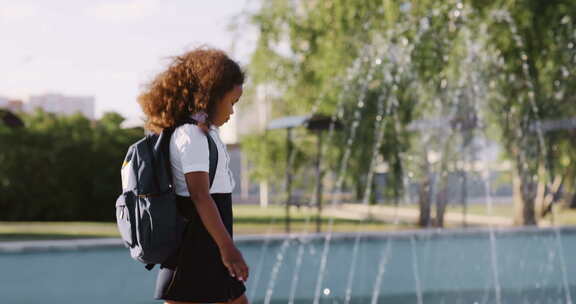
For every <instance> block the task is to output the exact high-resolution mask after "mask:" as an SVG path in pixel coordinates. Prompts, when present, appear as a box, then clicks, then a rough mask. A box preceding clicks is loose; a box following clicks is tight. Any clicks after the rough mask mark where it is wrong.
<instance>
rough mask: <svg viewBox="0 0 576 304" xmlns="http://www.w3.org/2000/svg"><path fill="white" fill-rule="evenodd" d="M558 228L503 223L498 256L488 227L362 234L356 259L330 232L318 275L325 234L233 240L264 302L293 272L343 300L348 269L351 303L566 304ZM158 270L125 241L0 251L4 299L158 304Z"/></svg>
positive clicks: (0, 299) (575, 236)
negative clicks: (106, 245)
mask: <svg viewBox="0 0 576 304" xmlns="http://www.w3.org/2000/svg"><path fill="white" fill-rule="evenodd" d="M560 235H561V237H560V238H558V237H557V235H556V234H555V233H554V231H553V230H550V229H547V230H527V231H499V232H497V233H496V234H495V236H496V242H495V245H496V246H495V247H494V248H495V252H496V256H495V258H496V260H495V261H494V263H492V262H493V260H492V255H491V248H492V247H491V243H490V238H489V233H488V231H476V232H464V233H455V234H454V233H436V232H414V233H402V234H392V235H388V234H380V235H371V234H370V235H361V236H360V239H359V243H358V244H359V246H358V251H357V252H358V254H357V256H356V262H355V263H353V261H354V259H353V249H354V243H355V241H356V239H355V236H354V235H352V236H350V235H347V236H342V235H333V238H332V240H331V241H330V243H329V246H330V247H329V251H328V255H327V256H326V267H325V269H326V272H325V273H324V275H323V276H322V277H320V276H319V270H320V269H321V264H322V263H321V261H322V253H323V252H324V246H325V244H326V243H325V242H324V238H323V237H318V238H308V239H303V240H302V239H297V238H292V239H288V240H285V241H282V240H271V241H268V242H266V241H264V240H261V241H244V242H238V244H239V247H240V249H241V251H242V252H243V254H244V256H245V258H246V260H247V262H248V264H249V265H250V267H251V277H250V279H249V281H248V282H247V288H248V295H249V296H250V297H251V300H252V302H253V303H262V302H264V300H265V298H266V293H267V290H268V289H269V288H272V287H273V289H271V290H270V296H271V298H270V300H271V301H270V302H272V303H287V302H288V299H289V298H290V291H291V290H292V289H291V287H292V284H293V282H294V281H293V279H294V277H295V276H297V278H298V280H297V286H295V288H294V290H295V293H294V295H293V299H294V301H295V303H312V300H313V299H314V297H315V293H316V286H317V283H318V280H319V278H323V279H322V283H321V284H320V285H319V286H320V289H319V290H320V296H319V302H320V303H343V302H344V296H345V294H346V289H347V286H348V285H347V282H348V279H349V273H350V271H351V269H352V267H355V276H354V277H353V278H352V285H351V286H350V287H351V289H350V291H351V296H352V298H351V303H371V301H372V297H373V294H374V290H375V288H379V289H380V292H379V294H378V296H377V299H376V302H378V303H419V301H421V302H422V303H497V296H498V295H499V297H500V299H501V303H522V304H524V303H525V304H528V303H566V302H567V301H568V300H567V299H569V298H570V299H572V301H574V300H576V299H575V298H574V295H575V294H576V288H575V287H576V259H574V257H575V256H576V242H575V240H576V229H573V228H565V229H564V230H562V233H561V234H560ZM284 242H287V243H285V246H284V247H285V250H284V251H282V244H283V243H284ZM387 248H389V249H388V250H386V249H387ZM560 248H562V249H563V251H561V250H560ZM299 250H301V252H302V253H303V254H302V265H301V267H300V269H299V272H295V271H296V270H298V269H297V267H295V266H296V260H297V257H298V252H299ZM282 252H283V255H282V256H281V257H279V254H280V253H282ZM562 257H563V258H564V261H562ZM383 258H384V261H386V263H384V264H380V263H381V262H382V259H383ZM279 261H281V262H279ZM562 263H564V265H565V267H562ZM380 265H383V266H384V268H383V269H384V271H383V272H382V276H381V278H380V279H381V284H380V285H379V286H375V282H376V281H377V276H378V269H379V266H380ZM493 265H494V266H493ZM275 266H276V268H277V269H278V274H277V280H276V281H272V280H271V279H270V278H271V276H273V274H272V270H273V269H274V268H275ZM156 271H157V270H156V269H155V270H153V271H150V272H149V271H147V270H145V269H144V267H143V265H142V264H140V263H138V262H136V261H134V260H132V259H131V258H130V257H129V255H128V250H127V249H124V248H113V249H110V248H109V249H89V250H79V251H67V252H62V251H54V252H37V253H20V254H15V253H3V254H2V253H0V303H2V304H3V303H40V302H41V303H59V304H68V303H86V304H90V303H149V304H152V303H161V301H154V300H152V294H153V290H154V284H155V279H156ZM199 275H201V274H199ZM496 282H499V284H496ZM566 287H568V289H566Z"/></svg>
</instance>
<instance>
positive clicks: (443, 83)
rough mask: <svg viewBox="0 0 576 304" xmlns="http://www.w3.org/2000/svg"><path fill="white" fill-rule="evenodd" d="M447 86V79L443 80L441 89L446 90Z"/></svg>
mask: <svg viewBox="0 0 576 304" xmlns="http://www.w3.org/2000/svg"><path fill="white" fill-rule="evenodd" d="M447 86H448V81H446V79H442V81H440V87H442V88H443V89H445V88H446V87H447Z"/></svg>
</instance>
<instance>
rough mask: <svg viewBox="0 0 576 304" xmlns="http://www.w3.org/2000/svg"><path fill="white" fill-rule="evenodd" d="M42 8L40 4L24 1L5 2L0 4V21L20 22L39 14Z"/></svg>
mask: <svg viewBox="0 0 576 304" xmlns="http://www.w3.org/2000/svg"><path fill="white" fill-rule="evenodd" d="M39 11H40V9H39V7H38V6H35V5H31V4H24V3H17V2H12V3H3V4H2V6H0V21H2V22H6V23H7V22H18V21H24V20H29V19H30V18H33V17H36V16H38V13H39Z"/></svg>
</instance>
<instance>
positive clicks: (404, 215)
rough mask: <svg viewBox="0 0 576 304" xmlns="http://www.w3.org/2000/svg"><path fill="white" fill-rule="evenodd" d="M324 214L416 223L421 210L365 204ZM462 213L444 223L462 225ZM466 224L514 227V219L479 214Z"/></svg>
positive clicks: (448, 216) (449, 216)
mask: <svg viewBox="0 0 576 304" xmlns="http://www.w3.org/2000/svg"><path fill="white" fill-rule="evenodd" d="M324 210H325V211H323V213H324V214H326V215H329V216H334V217H339V218H347V219H357V220H364V219H369V218H373V219H377V220H382V221H389V222H391V221H394V219H398V220H399V221H401V222H411V223H415V222H416V221H417V220H418V216H419V210H418V209H417V208H406V207H390V206H381V205H364V204H340V205H338V206H336V207H329V206H327V207H326V208H325V209H324ZM462 216H463V215H462V213H460V212H446V214H445V215H444V222H445V223H446V224H461V223H462ZM466 223H467V224H468V225H473V226H489V225H493V226H512V225H513V219H512V218H507V217H503V216H495V215H494V216H488V215H479V214H467V215H466Z"/></svg>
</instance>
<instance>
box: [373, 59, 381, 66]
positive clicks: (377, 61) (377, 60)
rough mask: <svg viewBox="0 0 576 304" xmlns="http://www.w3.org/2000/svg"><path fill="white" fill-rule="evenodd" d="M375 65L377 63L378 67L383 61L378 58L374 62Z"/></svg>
mask: <svg viewBox="0 0 576 304" xmlns="http://www.w3.org/2000/svg"><path fill="white" fill-rule="evenodd" d="M374 63H376V65H380V64H381V63H382V59H380V58H376V60H375V61H374Z"/></svg>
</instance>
